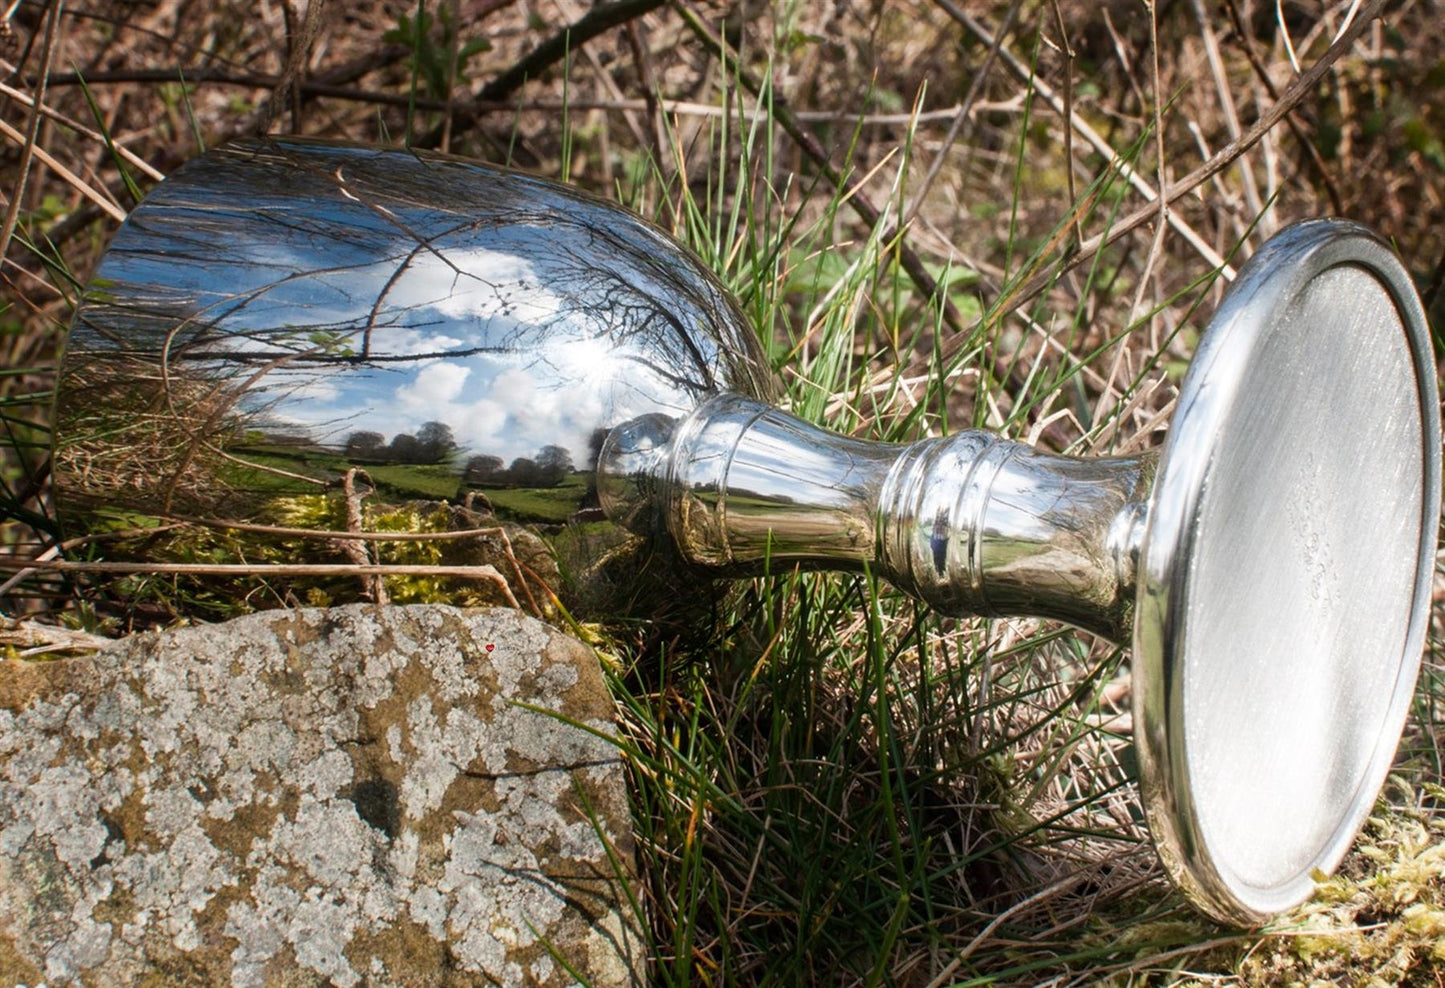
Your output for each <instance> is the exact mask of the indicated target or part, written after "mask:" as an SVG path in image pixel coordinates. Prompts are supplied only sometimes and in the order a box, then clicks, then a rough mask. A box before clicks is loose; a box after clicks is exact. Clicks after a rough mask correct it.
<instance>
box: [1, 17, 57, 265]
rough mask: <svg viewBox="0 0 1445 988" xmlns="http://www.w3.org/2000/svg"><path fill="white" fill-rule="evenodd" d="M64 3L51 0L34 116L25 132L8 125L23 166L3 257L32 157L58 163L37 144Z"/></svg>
mask: <svg viewBox="0 0 1445 988" xmlns="http://www.w3.org/2000/svg"><path fill="white" fill-rule="evenodd" d="M63 7H64V0H51V2H50V6H49V8H48V10H47V11H46V18H45V40H44V41H43V42H41V49H40V81H39V82H37V83H36V87H35V99H34V100H33V101H32V102H31V104H30V117H29V120H28V122H27V123H26V127H25V133H24V134H21V133H20V132H19V131H17V130H15V129H14V128H13V127H11V126H10V125H9V124H6V125H5V135H6V136H7V137H9V138H10V139H11V140H12V141H17V142H18V143H19V144H20V168H19V177H18V178H17V179H16V181H15V185H14V187H13V188H12V189H11V190H10V201H9V202H8V203H6V206H5V219H4V222H3V224H0V257H6V256H8V255H9V253H10V239H11V238H12V237H14V236H15V224H16V223H18V222H19V220H20V201H21V199H22V198H23V197H24V194H25V183H26V181H27V180H28V179H29V178H30V159H31V157H32V156H34V157H39V158H40V159H41V160H42V161H45V162H46V163H47V164H51V165H52V167H54V159H52V158H51V157H50V155H49V154H47V153H45V152H44V150H43V149H41V148H38V147H37V146H36V138H37V137H38V136H39V134H40V121H41V117H42V114H41V112H40V108H41V106H43V105H44V103H45V80H46V77H47V76H49V74H50V62H51V59H52V58H54V57H55V43H56V25H57V24H59V23H60V12H61V10H62V8H63ZM5 23H6V24H7V25H8V24H9V23H10V17H9V15H8V14H7V15H6V17H5ZM67 174H68V173H67Z"/></svg>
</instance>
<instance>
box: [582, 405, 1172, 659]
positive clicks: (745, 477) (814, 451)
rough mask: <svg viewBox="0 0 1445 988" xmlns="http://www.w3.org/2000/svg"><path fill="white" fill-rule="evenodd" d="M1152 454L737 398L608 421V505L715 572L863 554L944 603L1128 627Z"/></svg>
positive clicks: (1108, 631) (1114, 630)
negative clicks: (948, 432) (871, 438)
mask: <svg viewBox="0 0 1445 988" xmlns="http://www.w3.org/2000/svg"><path fill="white" fill-rule="evenodd" d="M1154 468H1155V457H1154V456H1153V454H1143V455H1140V456H1124V457H1107V458H1095V459H1079V458H1073V457H1066V456H1055V455H1051V454H1048V453H1041V452H1039V451H1038V450H1035V449H1033V448H1032V447H1030V446H1028V445H1026V444H1023V443H1017V442H1012V441H1010V440H1006V439H1000V438H999V437H997V436H994V435H992V434H990V433H987V432H982V431H978V430H970V431H967V432H961V433H957V434H955V435H952V436H947V437H944V438H939V439H925V440H921V441H919V442H916V443H911V444H908V445H895V444H890V443H877V442H867V441H863V440H858V439H849V438H845V437H842V436H838V435H836V434H833V433H830V432H826V431H824V430H822V429H819V428H816V427H815V426H812V425H809V424H808V423H806V422H803V421H801V420H800V419H797V418H795V417H794V416H792V415H789V414H787V413H785V412H780V411H778V410H776V409H774V408H772V407H770V406H768V405H766V404H763V403H761V402H758V401H754V400H753V399H750V398H745V397H741V396H739V395H732V394H723V395H719V396H717V397H715V398H712V399H711V400H709V401H707V402H705V403H704V404H702V405H701V406H699V407H698V408H697V409H696V410H695V411H693V412H692V414H690V415H688V416H686V417H685V418H682V419H675V418H672V417H669V416H666V415H662V414H652V415H646V416H642V417H640V418H638V419H634V420H632V421H630V422H628V423H625V424H624V425H622V426H619V427H617V428H616V429H614V430H612V432H611V433H610V434H609V436H608V437H607V440H606V441H605V443H604V444H603V447H602V454H601V457H600V458H599V462H598V491H599V495H600V497H601V502H602V507H603V510H604V511H605V512H606V513H607V515H608V517H609V518H611V519H613V520H614V521H617V522H619V523H621V524H624V525H626V526H628V527H629V528H631V529H632V530H633V531H636V532H639V533H645V534H652V535H664V534H665V535H666V536H667V537H669V538H670V539H671V541H672V542H673V544H674V545H675V546H676V547H677V550H678V552H679V553H680V554H681V555H682V556H683V558H685V559H686V560H688V561H689V562H691V563H693V564H696V565H699V566H703V567H706V568H712V569H717V570H719V571H723V572H728V573H737V572H747V571H751V570H757V569H758V568H760V566H761V565H762V564H763V563H764V562H767V563H769V564H771V565H774V566H776V565H786V564H793V563H802V564H805V565H808V564H811V565H817V566H819V567H827V568H832V569H838V568H853V569H859V568H862V567H863V566H865V565H867V566H872V567H873V568H875V570H876V571H877V572H879V573H881V574H882V575H883V576H885V577H887V578H888V579H889V580H890V581H891V582H892V583H894V584H895V585H896V586H898V587H899V588H900V589H903V590H905V591H907V592H909V593H912V594H914V595H915V596H917V597H919V598H920V599H922V600H924V601H925V602H927V603H928V604H929V605H931V606H932V607H934V608H935V609H937V610H939V611H940V612H942V613H945V614H949V615H963V614H988V615H1032V616H1036V617H1046V618H1055V619H1057V620H1061V621H1067V622H1069V623H1070V624H1074V625H1077V626H1079V627H1081V628H1085V629H1088V630H1090V631H1094V632H1097V633H1098V634H1101V635H1103V636H1105V637H1107V638H1109V639H1112V640H1114V641H1119V642H1124V641H1127V640H1128V637H1129V634H1130V629H1131V627H1132V619H1133V615H1132V612H1133V600H1134V569H1135V564H1136V561H1137V559H1138V553H1139V545H1140V540H1141V539H1142V537H1143V531H1144V522H1145V516H1146V513H1147V498H1148V494H1149V489H1150V487H1151V485H1152V480H1153V475H1154Z"/></svg>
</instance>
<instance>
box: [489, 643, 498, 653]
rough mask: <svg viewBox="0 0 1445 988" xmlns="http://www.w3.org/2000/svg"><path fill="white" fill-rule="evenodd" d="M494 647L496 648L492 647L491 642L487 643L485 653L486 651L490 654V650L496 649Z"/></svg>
mask: <svg viewBox="0 0 1445 988" xmlns="http://www.w3.org/2000/svg"><path fill="white" fill-rule="evenodd" d="M496 647H497V646H495V645H493V644H492V643H491V642H487V651H488V652H490V651H491V650H492V649H494V648H496Z"/></svg>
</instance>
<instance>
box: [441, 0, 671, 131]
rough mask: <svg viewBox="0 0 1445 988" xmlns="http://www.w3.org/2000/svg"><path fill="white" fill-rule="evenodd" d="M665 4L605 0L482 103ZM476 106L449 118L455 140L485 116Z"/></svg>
mask: <svg viewBox="0 0 1445 988" xmlns="http://www.w3.org/2000/svg"><path fill="white" fill-rule="evenodd" d="M664 2H665V0H611V2H608V0H603V2H601V3H598V4H597V5H596V6H594V7H593V8H592V9H591V10H589V11H588V12H587V13H586V14H584V15H583V16H582V17H581V18H580V19H579V20H577V21H576V22H575V23H573V24H570V25H568V26H567V27H565V28H563V29H562V30H561V31H559V32H557V33H556V34H554V35H552V37H550V38H548V39H547V40H546V41H544V42H542V43H541V44H540V45H538V46H537V47H536V48H534V49H533V50H532V52H531V53H530V54H529V55H527V56H526V57H525V58H523V59H522V60H521V61H519V62H517V64H515V65H513V66H512V67H511V68H510V69H508V70H507V71H505V72H503V73H502V74H501V75H499V76H497V77H496V78H495V79H493V80H492V81H491V82H489V83H487V84H486V85H485V86H483V87H482V91H481V92H480V93H479V94H478V103H487V102H494V101H498V100H503V99H505V98H506V97H507V96H509V95H511V94H512V93H513V92H515V91H516V90H518V89H520V88H521V87H522V85H523V84H524V83H526V81H527V80H528V79H532V78H535V77H537V76H539V75H541V74H542V73H543V72H544V71H546V70H547V69H549V68H551V67H552V66H553V65H555V64H556V63H558V62H560V61H562V59H564V58H566V57H567V54H568V52H571V51H575V50H576V49H578V48H580V47H582V46H583V45H585V44H586V43H587V42H589V41H591V40H592V39H593V38H595V37H597V36H598V35H599V34H602V33H603V32H605V31H609V30H611V29H612V28H614V27H617V26H618V25H620V24H625V23H627V22H628V21H630V20H632V19H633V18H636V17H641V16H642V15H643V14H647V13H650V12H652V11H654V10H656V9H657V8H658V7H661V6H662V5H663V3H664ZM476 107H477V104H464V105H459V106H458V107H457V108H456V111H455V113H454V114H453V115H452V116H451V117H450V118H448V119H449V127H450V137H451V139H453V140H455V139H456V137H457V135H458V134H461V133H464V132H466V131H468V130H470V129H471V128H473V127H475V126H476V125H477V123H478V122H479V121H480V120H481V116H482V114H481V113H480V112H478V111H477V108H476ZM447 127H448V124H443V125H442V126H438V127H434V128H432V130H431V131H430V132H428V133H427V134H425V135H423V136H422V137H421V139H420V140H418V141H415V142H414V144H415V146H416V147H423V148H434V147H437V146H438V145H439V144H440V143H441V138H442V133H443V131H444V130H446V129H447Z"/></svg>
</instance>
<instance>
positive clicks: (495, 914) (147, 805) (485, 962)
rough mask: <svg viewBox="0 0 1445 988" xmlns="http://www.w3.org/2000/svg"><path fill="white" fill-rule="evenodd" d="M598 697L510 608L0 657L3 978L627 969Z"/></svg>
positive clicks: (51, 980)
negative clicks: (53, 655)
mask: <svg viewBox="0 0 1445 988" xmlns="http://www.w3.org/2000/svg"><path fill="white" fill-rule="evenodd" d="M523 704H525V705H528V706H531V707H535V708H538V709H539V710H546V711H552V712H555V713H556V714H557V715H558V716H551V715H549V714H547V713H542V712H538V710H533V709H528V706H523ZM611 715H612V706H611V701H610V699H609V697H608V695H607V693H606V690H605V687H604V684H603V681H602V676H601V671H600V669H599V668H598V666H597V661H596V658H595V657H594V655H593V654H592V652H591V651H590V650H589V649H587V648H586V647H584V646H583V645H581V644H579V643H577V642H575V641H573V640H572V639H570V638H567V637H566V636H564V635H562V634H561V633H559V632H557V631H555V630H553V629H551V628H549V627H548V626H547V625H544V624H542V623H540V622H538V621H536V620H533V619H531V618H529V617H525V616H523V615H520V614H518V613H517V612H514V611H503V610H486V611H471V612H468V611H460V610H457V609H454V608H450V607H443V606H437V605H425V606H422V605H418V606H413V607H394V608H377V607H371V606H366V605H352V606H347V607H340V608H335V609H330V610H315V609H313V610H298V611H268V612H264V613H259V614H253V615H250V616H247V617H244V618H240V619H237V620H235V621H231V622H229V623H227V624H224V625H215V626H209V627H196V628H183V629H179V630H175V631H169V632H164V633H160V634H154V633H153V634H147V635H142V636H137V637H135V638H131V639H127V640H124V641H121V642H118V643H117V644H116V645H114V646H113V647H111V648H108V649H106V650H105V651H102V652H99V653H96V654H94V655H91V656H87V657H84V658H74V659H61V660H57V661H55V662H49V663H42V662H25V661H8V662H0V984H4V985H12V984H27V985H30V986H31V988H34V986H35V985H37V984H39V983H41V982H44V983H45V984H47V985H49V986H50V988H57V986H60V985H72V984H84V985H107V986H109V985H145V986H161V985H165V986H174V985H186V986H196V988H201V986H205V988H210V986H213V985H214V986H220V985H232V986H235V988H250V986H262V985H283V986H303V985H305V986H313V985H338V986H343V988H351V986H358V985H361V986H376V988H381V986H398V988H401V986H421V985H426V986H462V985H493V984H496V985H557V984H571V983H573V979H572V977H571V976H570V975H569V974H568V973H567V970H566V968H565V967H564V965H563V964H562V963H560V962H559V959H558V958H560V959H562V960H565V963H566V965H570V966H572V967H573V968H575V969H576V970H577V971H578V972H580V973H582V974H584V975H585V976H586V977H587V978H588V979H589V980H590V981H591V982H592V983H593V984H595V985H599V986H601V985H620V984H630V983H633V981H634V980H635V979H636V978H637V977H638V975H639V972H640V971H641V970H642V954H643V950H642V945H641V942H640V938H639V935H638V927H637V924H636V921H635V919H634V917H633V916H632V914H631V911H630V909H628V908H626V906H625V903H626V902H627V898H626V896H625V895H624V894H623V881H622V879H621V876H620V874H619V873H620V872H621V871H622V870H623V869H624V868H625V867H629V866H630V863H631V861H632V844H631V836H630V823H629V814H628V806H627V799H626V793H625V789H624V785H623V775H622V766H621V761H620V759H619V757H618V753H617V750H616V748H615V746H614V745H613V744H611V743H610V742H609V741H607V740H606V739H605V738H604V737H598V736H597V735H595V734H593V733H590V731H597V732H600V733H601V734H603V735H606V734H609V733H610V732H611V731H612V723H611ZM561 718H566V720H563V719H561ZM578 723H580V724H585V725H587V727H588V728H589V729H590V730H583V729H581V728H580V727H578V726H576V724H578ZM623 862H626V863H627V864H626V865H624V864H623ZM549 947H550V949H549ZM552 951H555V953H556V955H557V956H556V957H554V956H553V953H552Z"/></svg>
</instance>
